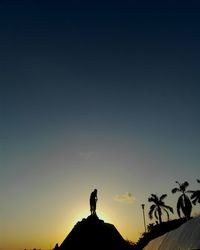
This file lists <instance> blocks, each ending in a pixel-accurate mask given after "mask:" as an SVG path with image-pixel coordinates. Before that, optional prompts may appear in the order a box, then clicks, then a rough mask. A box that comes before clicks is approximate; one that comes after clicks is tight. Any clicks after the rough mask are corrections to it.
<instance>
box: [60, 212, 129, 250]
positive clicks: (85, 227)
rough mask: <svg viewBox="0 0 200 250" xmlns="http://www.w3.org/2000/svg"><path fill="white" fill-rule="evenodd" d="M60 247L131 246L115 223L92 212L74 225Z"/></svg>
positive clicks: (123, 248)
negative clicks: (105, 220)
mask: <svg viewBox="0 0 200 250" xmlns="http://www.w3.org/2000/svg"><path fill="white" fill-rule="evenodd" d="M58 249H59V250H76V249H77V250H78V249H87V250H91V249H92V250H95V249H104V250H108V249H109V250H127V249H131V246H130V244H129V243H128V242H127V241H125V240H124V239H123V237H122V236H121V235H120V233H119V232H118V231H117V229H116V228H115V226H114V225H112V224H109V223H105V222H104V221H103V220H100V219H99V218H98V216H97V215H96V214H92V215H90V216H88V217H87V218H86V219H83V220H82V221H81V222H78V223H77V224H76V225H75V226H74V228H73V229H72V230H71V232H70V233H69V234H68V236H67V237H66V238H65V240H64V241H63V242H62V244H61V245H60V247H59V248H58Z"/></svg>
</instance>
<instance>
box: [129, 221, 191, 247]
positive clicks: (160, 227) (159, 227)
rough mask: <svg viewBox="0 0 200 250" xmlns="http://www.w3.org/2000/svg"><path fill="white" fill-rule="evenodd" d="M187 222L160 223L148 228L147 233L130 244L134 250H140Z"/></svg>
mask: <svg viewBox="0 0 200 250" xmlns="http://www.w3.org/2000/svg"><path fill="white" fill-rule="evenodd" d="M186 221H187V220H186V219H185V218H180V219H175V220H171V221H166V222H162V223H161V224H156V225H151V224H150V226H149V231H148V232H147V233H143V234H142V236H141V237H140V239H139V240H138V242H137V243H132V246H133V248H132V249H134V250H142V249H143V248H144V247H145V246H146V245H147V244H148V243H149V242H150V241H151V240H153V239H155V238H157V237H159V236H161V235H163V234H165V233H167V232H170V231H171V230H174V229H176V228H178V227H180V226H181V225H182V224H183V223H185V222H186Z"/></svg>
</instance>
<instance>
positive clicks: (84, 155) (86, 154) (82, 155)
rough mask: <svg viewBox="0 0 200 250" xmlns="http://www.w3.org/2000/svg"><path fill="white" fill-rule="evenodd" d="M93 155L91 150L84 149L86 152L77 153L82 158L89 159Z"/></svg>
mask: <svg viewBox="0 0 200 250" xmlns="http://www.w3.org/2000/svg"><path fill="white" fill-rule="evenodd" d="M93 155H94V152H92V151H86V152H80V153H79V157H80V158H82V159H84V160H89V159H91V158H92V156H93Z"/></svg>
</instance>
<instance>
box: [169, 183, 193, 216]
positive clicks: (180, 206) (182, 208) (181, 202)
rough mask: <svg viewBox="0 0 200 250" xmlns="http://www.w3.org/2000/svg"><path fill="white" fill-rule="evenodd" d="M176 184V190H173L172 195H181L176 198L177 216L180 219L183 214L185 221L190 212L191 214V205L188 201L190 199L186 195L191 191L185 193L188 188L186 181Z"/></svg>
mask: <svg viewBox="0 0 200 250" xmlns="http://www.w3.org/2000/svg"><path fill="white" fill-rule="evenodd" d="M176 183H177V184H178V186H179V187H178V188H177V187H176V188H173V189H172V193H173V194H175V193H177V192H180V193H181V195H180V196H179V198H178V201H177V205H176V209H177V214H178V216H179V217H181V212H182V213H183V214H184V216H185V217H186V219H189V218H190V215H191V212H192V203H191V201H190V198H189V197H188V196H187V194H186V193H190V192H191V191H189V190H188V191H187V190H186V189H187V187H188V186H189V183H188V182H187V181H185V182H183V183H179V182H178V181H176Z"/></svg>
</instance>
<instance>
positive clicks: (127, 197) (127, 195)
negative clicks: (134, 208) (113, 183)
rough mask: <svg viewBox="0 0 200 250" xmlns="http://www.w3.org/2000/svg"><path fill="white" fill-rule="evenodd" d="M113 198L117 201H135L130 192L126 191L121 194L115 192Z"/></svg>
mask: <svg viewBox="0 0 200 250" xmlns="http://www.w3.org/2000/svg"><path fill="white" fill-rule="evenodd" d="M114 200H115V201H118V202H127V203H133V201H135V200H136V199H135V197H134V196H133V195H132V194H131V193H130V192H126V193H123V194H116V195H115V196H114Z"/></svg>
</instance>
